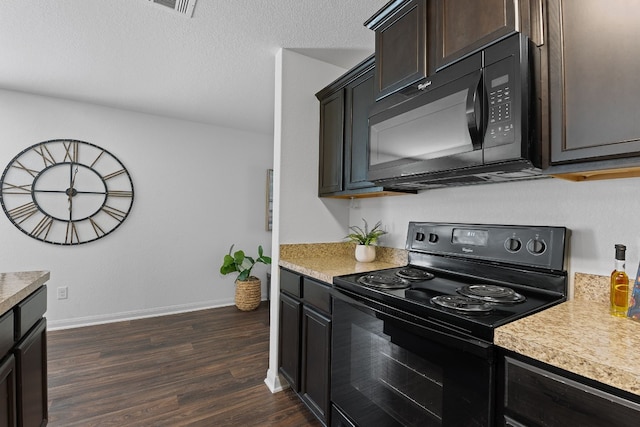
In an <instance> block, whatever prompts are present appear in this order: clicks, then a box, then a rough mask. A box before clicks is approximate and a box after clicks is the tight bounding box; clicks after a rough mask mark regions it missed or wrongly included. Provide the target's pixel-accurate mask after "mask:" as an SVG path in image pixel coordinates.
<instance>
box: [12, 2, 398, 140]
mask: <svg viewBox="0 0 640 427" xmlns="http://www.w3.org/2000/svg"><path fill="white" fill-rule="evenodd" d="M385 4H386V0H198V2H197V4H196V7H195V10H194V14H193V17H192V18H188V17H185V16H184V15H180V14H178V13H176V12H174V11H172V10H171V9H168V8H166V7H163V6H160V5H156V4H153V3H151V2H149V1H148V0H2V2H1V3H0V88H2V89H10V90H17V91H23V92H29V93H35V94H41V95H47V96H54V97H61V98H67V99H73V100H79V101H85V102H91V103H96V104H101V105H106V106H112V107H117V108H124V109H129V110H134V111H140V112H146V113H152V114H159V115H164V116H169V117H176V118H181V119H187V120H193V121H197V122H204V123H210V124H215V125H221V126H229V127H234V128H240V129H246V130H251V131H257V132H265V133H269V132H271V131H272V129H273V99H274V73H275V54H276V52H277V50H278V49H279V48H280V47H284V48H291V49H295V50H296V51H298V52H301V53H304V54H306V55H308V56H312V57H316V58H318V59H322V60H324V61H327V62H331V63H334V64H336V65H340V66H342V67H344V68H350V67H351V66H353V65H355V64H356V63H358V62H359V61H361V60H362V59H364V58H365V57H367V56H368V55H370V54H371V53H372V52H373V48H374V35H373V32H372V31H370V30H368V29H367V28H365V27H364V26H363V25H362V23H363V22H364V21H365V20H367V19H368V18H369V17H370V16H371V15H373V14H374V13H375V12H376V11H377V10H378V9H380V8H381V7H382V6H384V5H385ZM317 89H320V88H317ZM314 92H315V90H314Z"/></svg>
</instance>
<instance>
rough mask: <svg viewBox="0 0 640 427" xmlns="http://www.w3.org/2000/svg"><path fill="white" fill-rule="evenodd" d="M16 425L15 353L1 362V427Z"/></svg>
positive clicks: (13, 426)
mask: <svg viewBox="0 0 640 427" xmlns="http://www.w3.org/2000/svg"><path fill="white" fill-rule="evenodd" d="M15 426H16V364H15V359H14V357H13V354H10V355H9V356H8V357H6V358H5V360H4V361H3V362H2V363H0V427H15Z"/></svg>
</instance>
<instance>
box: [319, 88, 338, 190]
mask: <svg viewBox="0 0 640 427" xmlns="http://www.w3.org/2000/svg"><path fill="white" fill-rule="evenodd" d="M318 99H319V100H320V174H319V177H318V179H319V183H318V191H319V193H320V194H321V195H323V194H331V193H335V192H337V191H341V190H342V189H343V187H342V182H343V176H342V163H343V158H344V156H343V150H344V91H343V90H338V91H335V92H332V93H329V94H327V95H326V96H322V97H318Z"/></svg>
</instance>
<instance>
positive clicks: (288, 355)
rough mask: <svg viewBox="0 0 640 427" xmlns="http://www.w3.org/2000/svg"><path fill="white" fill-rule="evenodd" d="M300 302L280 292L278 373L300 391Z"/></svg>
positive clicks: (295, 389)
mask: <svg viewBox="0 0 640 427" xmlns="http://www.w3.org/2000/svg"><path fill="white" fill-rule="evenodd" d="M301 319H302V303H301V302H300V301H298V300H296V299H293V298H290V297H288V296H287V295H285V294H283V293H280V373H282V375H283V376H284V377H285V378H286V380H287V381H288V382H289V385H290V386H291V389H293V390H294V391H296V392H298V391H300V322H301Z"/></svg>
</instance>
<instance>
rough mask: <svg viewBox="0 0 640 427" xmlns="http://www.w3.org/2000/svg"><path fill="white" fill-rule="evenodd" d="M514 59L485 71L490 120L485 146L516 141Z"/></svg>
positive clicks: (492, 65) (503, 61)
mask: <svg viewBox="0 0 640 427" xmlns="http://www.w3.org/2000/svg"><path fill="white" fill-rule="evenodd" d="M512 70H513V57H512V56H510V57H508V58H505V59H503V60H502V61H499V62H497V63H495V64H491V65H490V66H488V67H487V68H486V69H485V86H486V93H487V105H488V107H489V108H488V110H487V114H488V116H489V117H488V120H487V130H486V133H485V146H487V147H494V146H497V145H503V144H510V143H512V142H514V141H515V123H514V117H516V115H517V111H514V108H517V107H515V105H517V104H514V102H513V99H514V95H515V94H514V89H516V88H517V82H516V81H515V79H514V78H513V71H512Z"/></svg>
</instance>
